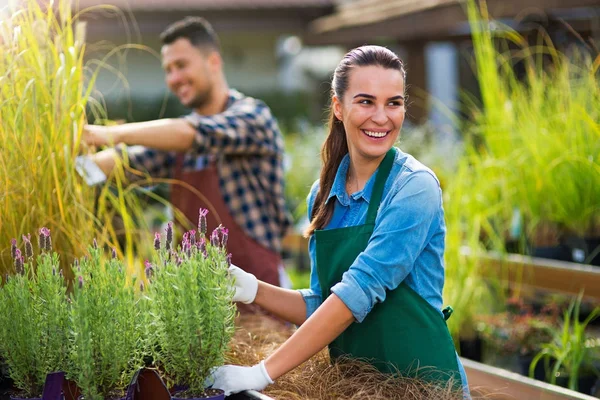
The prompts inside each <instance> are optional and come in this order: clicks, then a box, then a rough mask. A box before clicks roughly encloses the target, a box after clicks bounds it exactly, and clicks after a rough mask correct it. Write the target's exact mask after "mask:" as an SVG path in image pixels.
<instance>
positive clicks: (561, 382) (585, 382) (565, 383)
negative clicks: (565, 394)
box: [556, 375, 598, 395]
mask: <svg viewBox="0 0 600 400" xmlns="http://www.w3.org/2000/svg"><path fill="white" fill-rule="evenodd" d="M597 380H598V377H597V376H596V375H587V376H581V377H579V379H578V380H577V391H578V392H580V393H583V394H590V395H591V394H593V393H592V389H593V388H594V385H595V384H596V381H597ZM556 384H557V385H558V386H562V387H564V388H568V387H569V377H568V376H559V377H558V378H556Z"/></svg>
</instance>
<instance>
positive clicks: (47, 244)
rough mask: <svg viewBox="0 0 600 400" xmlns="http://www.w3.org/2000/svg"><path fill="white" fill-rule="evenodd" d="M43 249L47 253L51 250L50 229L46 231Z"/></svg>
mask: <svg viewBox="0 0 600 400" xmlns="http://www.w3.org/2000/svg"><path fill="white" fill-rule="evenodd" d="M44 250H46V251H47V252H48V253H49V252H51V251H52V236H50V231H48V236H46V247H45V249H44Z"/></svg>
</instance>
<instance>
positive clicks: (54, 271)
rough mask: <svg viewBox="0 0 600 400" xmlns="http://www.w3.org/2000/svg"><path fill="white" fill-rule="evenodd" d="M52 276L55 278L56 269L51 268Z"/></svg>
mask: <svg viewBox="0 0 600 400" xmlns="http://www.w3.org/2000/svg"><path fill="white" fill-rule="evenodd" d="M52 276H56V267H52Z"/></svg>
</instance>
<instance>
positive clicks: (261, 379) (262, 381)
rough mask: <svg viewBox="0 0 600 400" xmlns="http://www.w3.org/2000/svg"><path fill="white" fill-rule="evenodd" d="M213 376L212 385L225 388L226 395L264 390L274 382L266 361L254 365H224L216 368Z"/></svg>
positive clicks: (216, 387)
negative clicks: (266, 366)
mask: <svg viewBox="0 0 600 400" xmlns="http://www.w3.org/2000/svg"><path fill="white" fill-rule="evenodd" d="M212 378H213V379H214V383H213V385H212V387H213V388H215V389H221V390H223V391H224V392H225V396H229V395H230V394H233V393H238V392H241V391H243V390H263V389H264V388H266V387H267V385H269V384H271V383H273V380H272V379H271V377H270V376H269V373H268V372H267V369H266V368H265V362H264V361H261V362H260V363H258V364H256V365H255V366H253V367H240V366H237V365H223V366H222V367H219V368H217V369H215V370H214V372H213V373H212Z"/></svg>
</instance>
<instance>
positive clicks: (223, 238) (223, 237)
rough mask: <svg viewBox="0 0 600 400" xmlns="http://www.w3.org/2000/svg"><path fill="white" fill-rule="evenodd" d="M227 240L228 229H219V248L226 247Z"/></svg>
mask: <svg viewBox="0 0 600 400" xmlns="http://www.w3.org/2000/svg"><path fill="white" fill-rule="evenodd" d="M227 239H229V229H227V228H223V227H221V247H222V248H226V247H227Z"/></svg>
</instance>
